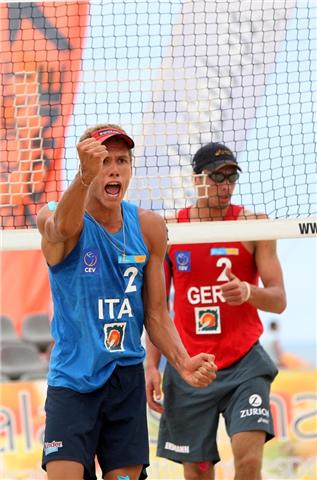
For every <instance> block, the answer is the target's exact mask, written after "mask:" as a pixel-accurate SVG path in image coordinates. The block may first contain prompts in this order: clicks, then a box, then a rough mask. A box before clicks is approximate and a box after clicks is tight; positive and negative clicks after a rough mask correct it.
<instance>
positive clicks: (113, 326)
mask: <svg viewBox="0 0 317 480" xmlns="http://www.w3.org/2000/svg"><path fill="white" fill-rule="evenodd" d="M126 326H127V324H126V323H123V322H122V323H119V322H116V323H107V324H106V325H105V326H104V332H105V347H106V348H107V350H108V351H109V352H123V351H124V334H125V329H126Z"/></svg>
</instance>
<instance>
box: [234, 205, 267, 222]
mask: <svg viewBox="0 0 317 480" xmlns="http://www.w3.org/2000/svg"><path fill="white" fill-rule="evenodd" d="M268 218H269V217H268V215H267V214H266V213H263V212H253V211H252V210H249V209H247V208H246V207H243V208H242V209H241V211H240V213H239V216H238V219H239V220H266V219H268Z"/></svg>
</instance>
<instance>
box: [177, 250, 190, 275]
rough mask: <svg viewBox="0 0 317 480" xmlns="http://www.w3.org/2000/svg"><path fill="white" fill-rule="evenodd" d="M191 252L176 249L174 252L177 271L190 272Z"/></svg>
mask: <svg viewBox="0 0 317 480" xmlns="http://www.w3.org/2000/svg"><path fill="white" fill-rule="evenodd" d="M190 259H191V252H189V251H177V252H175V260H176V268H177V271H178V272H190V269H191V262H190Z"/></svg>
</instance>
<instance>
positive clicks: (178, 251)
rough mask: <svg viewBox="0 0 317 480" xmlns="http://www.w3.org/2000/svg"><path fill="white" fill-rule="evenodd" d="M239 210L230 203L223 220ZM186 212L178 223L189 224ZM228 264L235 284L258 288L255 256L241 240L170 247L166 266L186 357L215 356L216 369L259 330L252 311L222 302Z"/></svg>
mask: <svg viewBox="0 0 317 480" xmlns="http://www.w3.org/2000/svg"><path fill="white" fill-rule="evenodd" d="M242 209H243V207H241V206H238V205H232V206H231V208H230V209H229V210H230V211H228V213H227V215H226V217H225V219H224V220H237V218H238V216H239V213H240V212H241V210H242ZM189 210H190V207H189V208H186V209H183V210H181V211H180V212H179V214H178V221H179V222H188V221H189V219H190V217H189ZM168 263H169V264H170V268H169V267H168ZM227 266H229V267H231V270H232V273H233V274H234V275H237V277H239V278H240V280H245V281H247V282H249V283H251V284H254V285H257V284H258V273H257V269H256V265H255V260H254V256H253V255H252V254H251V253H249V251H248V250H247V249H246V248H245V246H244V245H243V243H241V242H217V243H199V244H181V245H172V246H171V248H170V251H169V254H168V258H167V261H166V263H165V271H166V275H167V285H169V283H170V279H169V273H170V274H172V276H173V284H174V290H175V296H174V314H175V317H174V321H175V325H176V327H177V330H178V332H179V334H180V336H181V339H182V341H183V343H184V345H185V347H186V349H187V351H188V353H189V354H190V355H191V356H194V355H196V354H198V353H201V352H206V353H212V354H214V355H215V357H216V359H215V361H216V364H217V366H218V368H219V369H222V368H225V367H228V366H229V365H232V364H233V363H234V362H236V361H237V360H239V359H240V358H241V357H242V356H243V355H244V354H245V353H246V352H247V351H248V350H250V348H251V347H252V345H253V344H254V343H255V342H256V341H257V340H258V338H259V337H260V335H261V334H262V332H263V326H262V323H261V320H260V318H259V315H258V312H257V309H256V308H255V307H253V306H252V305H250V304H249V303H247V302H246V303H243V304H242V305H239V306H230V305H228V304H227V303H226V302H225V300H224V299H223V297H222V295H221V291H220V287H221V285H222V284H223V283H225V282H227V279H226V277H225V274H224V271H225V269H226V267H227Z"/></svg>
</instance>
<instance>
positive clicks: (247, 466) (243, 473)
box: [235, 452, 262, 480]
mask: <svg viewBox="0 0 317 480" xmlns="http://www.w3.org/2000/svg"><path fill="white" fill-rule="evenodd" d="M261 467H262V458H261V457H259V456H258V455H256V454H254V453H252V452H246V453H245V454H244V455H243V456H241V457H239V458H236V459H235V470H236V477H237V478H238V479H240V478H241V479H242V478H248V480H255V479H258V478H259V475H260V472H261Z"/></svg>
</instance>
